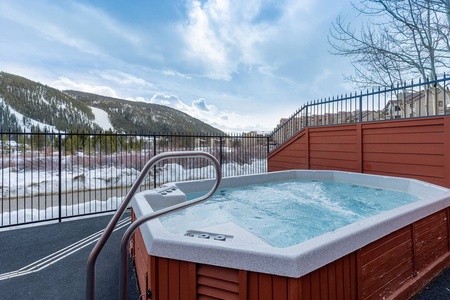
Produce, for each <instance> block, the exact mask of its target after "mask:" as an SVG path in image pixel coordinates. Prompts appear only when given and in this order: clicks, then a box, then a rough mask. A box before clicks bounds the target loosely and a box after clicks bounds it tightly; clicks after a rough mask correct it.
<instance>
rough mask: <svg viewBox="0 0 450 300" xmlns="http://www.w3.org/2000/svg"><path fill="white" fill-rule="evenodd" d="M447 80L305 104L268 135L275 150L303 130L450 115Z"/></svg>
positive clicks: (449, 79)
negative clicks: (316, 127)
mask: <svg viewBox="0 0 450 300" xmlns="http://www.w3.org/2000/svg"><path fill="white" fill-rule="evenodd" d="M449 85H450V78H448V77H446V76H445V74H444V77H443V78H442V79H437V80H432V81H426V82H421V81H419V82H418V83H414V82H411V83H410V84H407V83H403V84H398V85H397V86H396V87H391V88H378V89H372V90H371V91H369V90H367V91H366V92H360V93H355V94H350V95H343V96H340V97H336V98H334V97H333V98H328V99H324V100H317V101H312V102H308V103H306V104H305V105H303V106H302V107H301V108H300V109H299V110H297V111H296V112H295V113H294V114H293V115H292V116H290V117H289V118H287V119H282V121H281V122H280V125H279V126H278V127H277V128H275V130H274V131H273V132H272V133H271V134H270V135H269V139H270V151H272V150H275V149H276V148H278V147H279V146H281V145H282V144H283V143H285V142H286V141H287V140H289V139H290V138H291V137H293V136H295V135H296V134H297V133H298V132H299V131H301V130H302V129H304V128H306V127H315V126H330V125H338V124H348V123H360V122H373V121H384V120H393V119H405V118H420V117H430V116H437V115H448V114H450V91H449Z"/></svg>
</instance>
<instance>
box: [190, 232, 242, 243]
mask: <svg viewBox="0 0 450 300" xmlns="http://www.w3.org/2000/svg"><path fill="white" fill-rule="evenodd" d="M184 236H187V237H192V238H199V239H206V240H214V241H219V242H226V241H231V240H232V239H233V236H232V235H227V234H217V233H210V232H204V231H196V230H188V231H186V233H185V234H184Z"/></svg>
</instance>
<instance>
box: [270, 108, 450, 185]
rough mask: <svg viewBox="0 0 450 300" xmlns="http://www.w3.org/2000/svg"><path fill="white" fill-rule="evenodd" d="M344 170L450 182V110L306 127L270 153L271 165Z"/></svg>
mask: <svg viewBox="0 0 450 300" xmlns="http://www.w3.org/2000/svg"><path fill="white" fill-rule="evenodd" d="M289 169H313V170H339V171H350V172H359V173H369V174H378V175H388V176H398V177H407V178H415V179H419V180H423V181H426V182H430V183H433V184H437V185H441V186H445V187H447V188H450V116H436V117H428V118H415V119H404V120H399V119H397V120H392V121H380V122H370V123H356V124H345V125H334V126H324V127H307V128H305V129H303V130H302V131H300V132H299V133H298V134H297V135H295V136H294V137H292V138H291V139H290V140H289V141H288V142H286V143H284V144H283V145H282V146H281V147H279V148H278V149H276V150H275V151H273V152H271V153H270V154H269V155H268V171H269V172H271V171H280V170H289Z"/></svg>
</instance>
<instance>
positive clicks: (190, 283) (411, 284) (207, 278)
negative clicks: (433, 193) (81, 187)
mask: <svg viewBox="0 0 450 300" xmlns="http://www.w3.org/2000/svg"><path fill="white" fill-rule="evenodd" d="M449 214H450V209H449V208H446V209H443V210H441V211H439V212H437V213H434V214H432V215H430V216H428V217H425V218H423V219H421V220H419V221H416V222H414V223H413V224H410V225H408V226H406V227H403V228H401V229H399V230H397V231H395V232H393V233H390V234H388V235H387V236H385V237H383V238H381V239H379V240H377V241H375V242H372V243H370V244H368V245H366V246H364V247H363V248H361V249H358V250H356V251H354V252H352V253H349V254H348V255H346V256H344V257H342V258H340V259H338V260H336V261H334V262H332V263H329V264H327V265H325V266H323V267H321V268H319V269H317V270H315V271H313V272H311V273H309V274H306V275H304V276H301V277H300V278H289V277H283V276H277V275H270V274H263V273H256V272H252V271H245V270H237V269H230V268H225V267H218V266H211V265H205V264H199V263H194V262H186V261H179V260H175V259H167V258H162V257H155V256H151V255H149V254H148V253H147V249H146V248H145V245H144V241H143V239H142V236H141V233H140V231H139V230H138V231H137V232H136V234H135V236H134V238H133V241H132V255H133V257H134V261H135V265H136V271H137V277H138V282H139V287H140V290H141V293H142V294H144V293H145V291H146V290H147V289H150V290H151V291H152V293H153V297H152V299H156V300H164V299H167V300H176V299H226V300H232V299H240V300H243V299H274V300H284V299H286V300H304V299H382V298H383V297H386V299H407V298H409V297H410V296H412V295H414V294H415V293H416V292H418V291H419V290H420V289H422V288H423V287H424V286H425V285H426V284H427V283H428V282H429V281H430V280H431V279H432V278H434V277H435V276H436V275H437V274H438V273H440V272H441V271H442V270H443V269H444V268H445V267H446V266H447V265H449V264H450V239H449V230H450V222H449Z"/></svg>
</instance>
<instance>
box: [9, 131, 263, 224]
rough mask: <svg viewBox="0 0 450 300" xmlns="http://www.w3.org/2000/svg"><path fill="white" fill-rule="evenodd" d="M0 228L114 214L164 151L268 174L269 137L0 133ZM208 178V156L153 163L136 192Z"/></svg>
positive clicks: (230, 169) (235, 170)
mask: <svg viewBox="0 0 450 300" xmlns="http://www.w3.org/2000/svg"><path fill="white" fill-rule="evenodd" d="M0 136H1V139H0V151H1V158H0V196H1V200H0V227H5V226H12V225H17V224H23V223H31V222H41V221H47V220H62V219H63V218H69V217H72V216H80V215H88V214H95V213H100V212H107V211H113V210H115V209H116V208H117V206H118V204H119V203H120V202H121V201H122V199H123V197H124V196H125V195H126V193H127V191H128V189H129V187H130V186H131V185H132V184H133V182H134V180H135V179H136V178H137V177H138V175H139V172H140V170H141V169H142V167H143V166H144V165H145V163H146V162H147V161H148V160H149V159H150V158H151V157H153V156H154V155H157V154H159V153H162V152H167V151H183V150H203V151H206V152H208V153H211V154H213V155H214V156H215V157H216V158H217V159H218V160H219V162H220V164H221V166H222V172H223V176H224V177H226V176H236V175H245V174H257V173H264V172H266V171H267V153H268V152H269V143H268V137H267V136H263V135H257V134H248V135H223V136H217V135H143V134H105V133H102V134H93V133H78V132H77V133H49V132H34V133H18V132H0ZM211 177H214V170H213V167H212V166H211V165H208V161H207V160H205V159H201V158H189V159H178V160H176V161H171V160H169V161H164V162H162V163H160V164H157V165H156V166H155V167H154V168H153V169H152V171H151V172H150V173H149V175H148V176H147V179H146V180H145V182H144V184H143V186H142V187H141V188H142V189H145V188H152V187H155V186H158V185H161V184H163V183H166V182H173V181H184V180H193V179H205V178H211Z"/></svg>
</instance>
